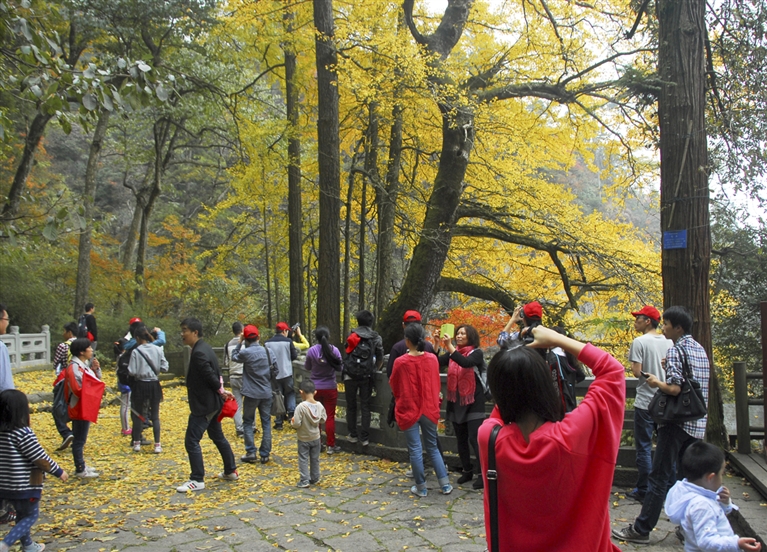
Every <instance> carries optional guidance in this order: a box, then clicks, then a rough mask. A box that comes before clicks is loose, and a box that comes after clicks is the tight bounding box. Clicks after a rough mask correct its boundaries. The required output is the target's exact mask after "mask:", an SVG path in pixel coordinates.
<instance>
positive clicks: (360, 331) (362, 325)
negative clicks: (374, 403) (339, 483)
mask: <svg viewBox="0 0 767 552" xmlns="http://www.w3.org/2000/svg"><path fill="white" fill-rule="evenodd" d="M356 318H357V324H358V326H357V327H356V328H354V330H352V333H351V334H349V337H347V338H346V354H347V357H346V360H345V362H344V368H343V378H344V389H345V391H346V426H347V427H348V428H349V437H348V440H349V442H350V443H356V442H357V441H359V442H360V443H362V446H363V447H366V446H368V445H369V444H370V397H371V396H372V394H373V382H374V379H373V378H375V373H374V372H375V371H377V370H380V369H381V366H383V357H384V352H383V340H382V339H381V336H380V335H378V332H375V331H373V329H372V327H373V322H374V321H375V318H374V317H373V313H372V312H370V311H369V310H361V311H359V312H358V313H357V315H356ZM362 342H364V344H363V343H362ZM357 347H361V348H366V349H369V350H370V351H371V353H372V358H370V363H371V364H370V366H371V368H370V370H369V373H366V374H363V375H354V374H350V373H349V360H350V357H352V356H353V355H354V354H355V353H354V349H356V348H357ZM358 394H359V398H360V410H361V411H362V416H361V420H360V421H361V427H360V431H359V435H358V434H357V395H358Z"/></svg>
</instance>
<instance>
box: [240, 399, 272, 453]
mask: <svg viewBox="0 0 767 552" xmlns="http://www.w3.org/2000/svg"><path fill="white" fill-rule="evenodd" d="M256 409H258V415H259V418H261V427H262V428H263V433H262V434H261V447H260V448H259V449H258V455H259V456H260V457H261V458H269V454H271V452H272V424H271V421H272V415H271V410H272V398H271V397H269V398H268V399H251V398H250V397H245V396H243V397H242V431H243V432H244V433H245V452H246V453H248V454H255V453H256V444H255V442H254V437H253V426H254V425H255V422H256Z"/></svg>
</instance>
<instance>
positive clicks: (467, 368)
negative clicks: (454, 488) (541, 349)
mask: <svg viewBox="0 0 767 552" xmlns="http://www.w3.org/2000/svg"><path fill="white" fill-rule="evenodd" d="M438 332H439V330H437V332H435V337H439V338H440V340H441V342H442V343H441V344H442V349H443V350H445V351H447V354H443V355H440V356H439V365H440V366H443V367H444V366H447V367H448V370H447V403H446V405H445V419H447V420H448V421H449V422H451V423H452V424H453V429H454V430H455V439H456V441H457V444H458V456H459V457H460V459H461V467H462V469H463V474H462V475H461V477H460V478H458V484H463V483H467V482H468V481H471V480H472V479H473V478H474V472H475V470H474V466H473V465H472V460H471V451H470V449H469V445H471V448H473V449H474V455H475V456H476V458H477V470H476V472H477V473H479V474H480V476H479V477H478V478H477V479H475V480H474V483H473V484H472V487H473V488H475V489H481V488H483V486H484V480H483V479H482V475H481V470H480V468H479V445H478V444H477V432H478V431H479V426H481V425H482V422H483V421H484V419H485V395H484V391H483V390H482V384H481V383H480V381H479V378H478V376H477V372H479V371H482V370H484V369H485V361H484V357H483V353H482V349H480V348H479V333H478V332H477V330H476V329H474V328H473V327H472V326H468V325H465V324H464V325H461V326H458V327H457V328H456V329H455V345H453V342H452V340H451V339H450V337H449V336H447V335H443V336H439V333H438Z"/></svg>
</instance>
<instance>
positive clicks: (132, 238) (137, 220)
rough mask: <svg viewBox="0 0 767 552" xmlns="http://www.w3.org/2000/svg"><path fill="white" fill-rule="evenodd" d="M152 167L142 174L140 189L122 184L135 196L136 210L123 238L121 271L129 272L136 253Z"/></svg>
mask: <svg viewBox="0 0 767 552" xmlns="http://www.w3.org/2000/svg"><path fill="white" fill-rule="evenodd" d="M153 167H154V165H149V166H148V167H147V170H146V172H145V173H144V180H143V182H142V183H141V187H140V188H139V189H138V190H137V189H136V188H134V187H133V186H129V185H127V184H125V183H124V184H123V185H124V186H126V187H127V188H130V190H131V192H133V195H135V196H136V208H135V209H134V210H133V218H132V219H131V225H130V228H129V229H128V236H127V237H126V238H125V246H124V249H123V257H122V266H123V270H126V271H127V270H130V268H131V264H132V262H133V254H134V253H135V252H136V244H137V242H138V235H139V232H140V230H141V218H142V217H143V216H144V205H146V196H147V195H148V190H149V186H148V182H149V179H150V178H151V177H152V173H153Z"/></svg>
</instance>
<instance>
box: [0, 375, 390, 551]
mask: <svg viewBox="0 0 767 552" xmlns="http://www.w3.org/2000/svg"><path fill="white" fill-rule="evenodd" d="M54 377H55V376H54V374H53V371H37V372H27V373H23V374H17V375H16V376H15V383H16V386H17V388H19V389H20V390H22V391H24V392H25V393H27V394H30V393H36V392H50V391H52V384H53V380H54ZM104 380H105V383H106V386H107V393H106V395H105V403H106V404H108V406H105V407H104V408H102V410H101V412H100V415H99V421H98V423H97V424H92V425H91V428H90V432H89V435H88V442H87V443H86V445H85V451H84V452H85V458H86V462H87V464H88V465H90V466H93V467H94V468H95V469H96V471H98V472H99V473H100V474H101V476H100V477H99V478H97V479H91V480H81V479H78V478H76V477H74V476H73V475H74V474H73V472H74V466H73V461H72V453H71V452H70V450H69V449H67V450H66V451H63V452H54V449H55V448H56V447H57V446H58V445H59V443H60V442H61V438H60V436H59V435H58V432H57V431H56V428H55V426H54V423H53V418H52V416H51V414H50V413H49V412H42V411H37V408H36V407H35V406H34V405H33V408H32V410H33V414H32V417H31V418H32V419H31V426H32V428H33V429H34V431H35V433H36V434H37V437H38V440H39V441H40V443H41V444H42V446H43V448H45V449H46V451H47V452H48V453H49V454H50V455H51V456H52V457H53V458H54V459H55V460H56V461H57V462H58V463H59V464H61V466H62V467H63V468H64V469H65V470H66V471H67V472H69V473H70V475H71V476H72V477H71V479H70V480H69V481H68V482H66V483H62V482H61V481H59V480H57V479H55V478H51V477H49V478H48V479H47V481H46V485H45V488H44V490H43V498H42V501H41V509H40V511H41V516H40V521H39V522H38V524H37V525H36V526H35V532H36V533H40V534H44V533H46V532H47V533H48V534H50V535H52V536H54V537H55V538H56V539H57V541H58V542H59V545H60V549H62V550H63V549H65V547H66V546H68V545H70V543H71V544H76V540H77V539H78V538H79V537H80V535H81V534H82V533H83V532H85V531H87V532H88V533H89V535H90V537H91V539H94V538H95V539H97V540H99V541H101V542H106V541H108V540H111V539H112V538H114V537H113V536H112V535H113V534H114V533H115V532H116V531H120V530H125V528H126V526H127V527H130V526H133V525H135V524H136V523H140V526H141V527H146V528H150V527H161V528H162V529H163V530H164V531H165V532H166V533H177V532H181V531H184V530H185V529H188V528H190V527H194V526H195V525H198V524H200V525H199V526H200V528H201V530H203V531H205V532H213V533H216V532H219V533H220V532H222V531H225V530H228V528H226V527H223V526H215V527H210V526H208V525H204V523H202V524H201V522H204V520H205V519H207V518H210V517H211V515H213V514H214V513H216V514H222V515H226V514H227V513H234V514H235V515H237V516H238V517H239V519H240V520H242V521H244V522H249V521H253V520H254V519H255V518H254V517H253V513H255V512H258V511H259V508H262V507H263V505H264V498H271V497H274V496H280V497H284V498H286V499H292V498H294V497H295V496H300V497H301V498H302V499H305V500H307V502H308V505H311V508H312V509H311V513H312V515H316V514H317V512H319V511H322V510H324V511H325V512H328V513H331V512H332V510H331V509H330V508H328V507H327V506H326V504H324V503H323V502H322V496H324V493H323V492H322V489H327V490H333V491H334V492H335V491H337V490H339V489H343V488H354V489H358V485H357V483H354V482H348V481H347V478H348V475H349V461H350V459H353V460H352V461H354V462H355V464H356V466H355V472H354V473H356V474H359V475H362V476H367V475H371V476H372V475H373V474H380V473H381V472H387V473H394V472H395V471H398V470H399V467H398V466H397V464H395V463H392V462H389V461H385V460H381V461H376V460H368V459H362V458H360V460H359V461H357V460H356V457H353V456H350V455H348V454H336V455H332V456H328V455H324V454H323V455H322V457H321V462H320V466H321V470H322V481H321V482H320V484H319V485H317V486H316V487H313V488H312V489H311V491H312V492H313V496H311V497H309V496H307V495H306V494H304V493H305V491H297V490H296V489H295V484H296V483H297V481H298V461H297V451H296V437H295V432H294V431H293V430H292V429H287V428H286V429H284V430H282V431H273V432H272V455H271V457H272V461H271V462H269V463H268V464H265V465H246V464H243V465H239V466H238V470H239V474H240V480H239V481H236V482H230V481H222V480H219V479H217V478H216V477H215V474H217V473H219V472H221V469H222V465H221V458H220V456H219V454H218V451H217V450H216V448H215V446H214V445H213V443H212V442H211V441H210V440H209V439H207V437H206V438H204V439H203V440H202V442H201V443H200V444H201V447H202V450H203V456H204V459H205V469H206V474H207V477H206V481H205V484H206V487H205V490H203V491H200V492H195V493H187V494H181V493H177V492H176V489H175V487H176V486H178V485H179V484H180V483H182V482H184V481H186V480H187V479H188V476H189V463H188V458H187V454H186V451H185V449H184V434H185V432H186V424H187V418H188V415H189V408H188V405H187V402H186V390H185V388H184V387H182V386H173V387H167V386H166V387H165V389H164V395H165V400H164V401H163V402H162V403H161V405H160V421H161V426H162V428H161V429H162V431H161V442H162V447H163V452H162V453H161V454H154V453H153V451H152V448H153V447H151V446H146V447H144V448H143V449H142V451H141V452H140V453H134V452H132V449H131V446H130V445H131V437H127V436H122V435H121V434H120V429H121V425H120V406H119V400H117V399H118V398H119V394H118V393H115V392H114V391H113V390H114V389H116V380H115V374H114V372H113V371H109V370H105V371H104ZM224 432H225V434H226V435H227V438H228V439H229V442H230V444H231V445H232V450H233V451H234V454H235V457H239V456H240V455H242V454H244V452H245V451H244V445H243V443H242V440H241V439H238V438H237V437H236V435H235V431H234V423H233V421H232V420H225V421H224ZM152 437H153V436H152V430H151V428H150V429H149V430H146V431H145V432H144V438H145V439H147V438H148V439H150V440H151V439H152ZM258 439H259V437H258V436H257V437H256V440H257V444H258ZM292 493H299V494H292ZM227 504H228V505H229V509H227ZM233 504H238V505H242V504H246V505H247V504H250V505H251V507H250V508H247V507H246V508H245V509H242V508H240V509H237V510H231V505H233ZM382 509H383V508H382ZM73 512H78V514H77V516H73V515H72V514H73ZM241 514H245V515H241ZM272 514H273V515H277V516H282V515H283V513H282V512H272ZM320 530H322V529H320ZM94 533H96V534H99V535H98V536H96V537H93V534H94ZM102 535H103V536H102ZM222 537H223V535H221V536H219V537H216V538H222ZM275 546H279V545H278V544H277V543H275Z"/></svg>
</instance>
